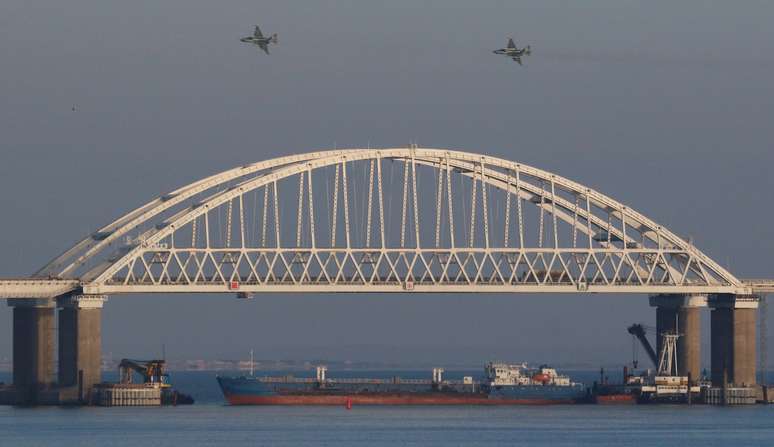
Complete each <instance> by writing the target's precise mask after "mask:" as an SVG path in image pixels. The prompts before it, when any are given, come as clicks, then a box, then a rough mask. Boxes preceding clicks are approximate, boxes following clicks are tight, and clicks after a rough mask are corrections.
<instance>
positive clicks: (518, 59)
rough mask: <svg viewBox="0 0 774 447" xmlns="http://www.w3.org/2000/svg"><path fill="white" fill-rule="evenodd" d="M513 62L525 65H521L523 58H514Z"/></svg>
mask: <svg viewBox="0 0 774 447" xmlns="http://www.w3.org/2000/svg"><path fill="white" fill-rule="evenodd" d="M513 61H514V62H518V63H519V65H524V64H522V63H521V58H520V57H514V58H513Z"/></svg>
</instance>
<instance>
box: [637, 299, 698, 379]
mask: <svg viewBox="0 0 774 447" xmlns="http://www.w3.org/2000/svg"><path fill="white" fill-rule="evenodd" d="M650 305H651V306H654V307H655V308H656V354H657V355H658V356H659V358H660V356H661V347H662V343H663V342H662V339H661V334H662V333H663V332H675V331H677V332H678V333H680V334H682V336H681V337H680V338H678V339H677V372H678V374H680V375H684V376H688V375H690V377H691V380H698V379H699V378H700V377H701V313H700V310H701V308H702V307H707V296H706V295H680V294H675V295H654V296H651V297H650Z"/></svg>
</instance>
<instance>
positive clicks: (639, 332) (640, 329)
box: [627, 324, 658, 368]
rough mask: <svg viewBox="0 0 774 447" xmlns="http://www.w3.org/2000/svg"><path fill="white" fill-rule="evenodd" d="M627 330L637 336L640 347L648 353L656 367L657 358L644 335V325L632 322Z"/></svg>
mask: <svg viewBox="0 0 774 447" xmlns="http://www.w3.org/2000/svg"><path fill="white" fill-rule="evenodd" d="M627 331H629V333H630V334H632V335H634V336H635V337H637V339H638V340H639V341H640V343H642V347H643V348H645V352H647V353H648V357H650V360H651V361H652V362H653V366H655V367H656V368H658V358H657V356H656V351H654V350H653V347H652V346H651V345H650V342H649V341H648V338H647V337H645V327H644V326H643V325H641V324H633V325H631V326H629V327H628V328H627Z"/></svg>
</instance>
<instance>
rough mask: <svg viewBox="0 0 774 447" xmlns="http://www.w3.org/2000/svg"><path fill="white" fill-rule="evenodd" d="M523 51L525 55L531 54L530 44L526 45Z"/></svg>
mask: <svg viewBox="0 0 774 447" xmlns="http://www.w3.org/2000/svg"><path fill="white" fill-rule="evenodd" d="M524 53H525V54H526V55H527V56H529V55H530V54H532V48H530V46H529V45H527V48H526V49H525V50H524Z"/></svg>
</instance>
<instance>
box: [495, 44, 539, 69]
mask: <svg viewBox="0 0 774 447" xmlns="http://www.w3.org/2000/svg"><path fill="white" fill-rule="evenodd" d="M493 53H494V54H502V55H505V56H508V57H510V58H511V59H513V61H514V62H518V63H519V65H523V64H522V63H521V57H522V56H529V55H530V54H532V49H530V47H529V45H527V46H526V47H524V48H518V47H517V46H516V44H515V43H513V39H508V46H507V47H505V48H500V49H499V50H494V51H493Z"/></svg>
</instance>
